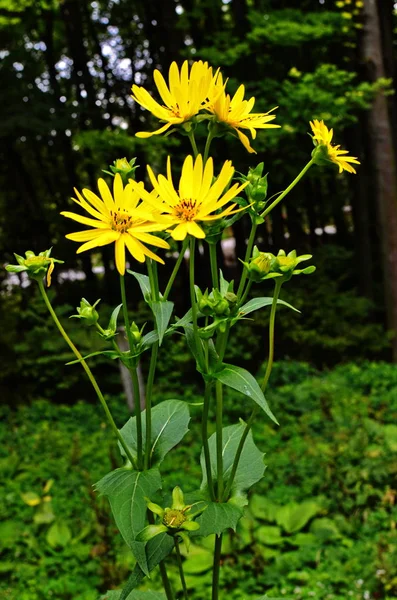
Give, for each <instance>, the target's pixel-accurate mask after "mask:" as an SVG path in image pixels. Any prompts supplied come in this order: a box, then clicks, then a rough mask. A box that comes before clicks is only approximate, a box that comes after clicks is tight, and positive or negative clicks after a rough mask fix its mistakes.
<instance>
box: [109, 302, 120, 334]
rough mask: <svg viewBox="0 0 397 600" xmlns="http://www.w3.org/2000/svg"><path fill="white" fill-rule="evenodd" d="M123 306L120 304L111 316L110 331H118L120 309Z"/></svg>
mask: <svg viewBox="0 0 397 600" xmlns="http://www.w3.org/2000/svg"><path fill="white" fill-rule="evenodd" d="M122 306H123V305H122V304H119V305H118V306H116V308H115V309H114V311H113V312H112V314H111V315H110V320H109V325H108V329H110V330H111V331H116V329H117V319H118V316H119V312H120V309H121V307H122Z"/></svg>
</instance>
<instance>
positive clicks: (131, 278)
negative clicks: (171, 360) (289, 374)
mask: <svg viewBox="0 0 397 600" xmlns="http://www.w3.org/2000/svg"><path fill="white" fill-rule="evenodd" d="M153 76H154V83H155V86H156V88H157V92H158V93H157V92H156V95H155V97H153V96H152V95H151V94H150V93H149V91H148V90H146V89H145V88H144V87H142V86H138V85H133V88H132V97H133V99H134V101H135V102H136V103H138V104H139V105H141V107H143V108H144V109H146V110H148V111H150V112H151V113H152V114H153V116H154V117H155V119H157V120H158V121H159V127H158V128H157V129H155V130H154V131H152V130H151V131H142V132H138V133H137V135H138V136H139V137H142V138H147V139H149V138H150V137H152V136H155V135H163V134H164V135H166V134H169V133H171V132H172V133H173V134H175V135H182V136H183V142H184V143H187V139H188V140H189V141H190V144H191V152H190V153H186V156H185V157H184V158H183V160H182V161H180V164H181V165H182V166H181V168H180V169H177V168H175V165H176V164H177V161H176V160H171V157H168V159H167V161H166V162H165V161H164V163H161V162H157V163H156V165H147V173H148V178H147V179H146V181H137V180H136V168H137V166H136V159H135V158H132V159H131V160H127V159H126V158H121V159H116V160H115V162H114V163H113V165H111V166H110V170H109V171H105V175H109V177H108V178H107V180H105V179H104V178H102V177H99V179H98V182H97V185H96V186H95V189H94V190H92V189H88V188H84V189H82V190H81V191H79V190H77V189H75V190H74V195H73V197H72V199H71V200H72V202H73V203H74V205H73V206H74V209H75V212H72V211H70V210H69V208H70V207H69V206H67V203H66V201H65V206H64V208H65V210H63V211H62V215H63V216H64V217H66V218H67V219H69V220H70V221H71V222H73V223H75V227H74V229H75V230H74V231H72V232H71V233H68V234H67V236H66V237H67V238H68V239H69V240H71V242H73V243H77V244H78V246H77V253H78V254H80V253H83V252H91V251H95V252H97V253H98V251H100V250H101V248H102V247H104V246H107V245H110V246H111V247H112V248H113V251H114V271H115V273H116V274H118V275H119V284H120V301H119V303H118V305H117V306H115V307H114V308H113V309H112V312H111V315H110V318H109V320H106V322H103V319H102V317H101V314H100V313H99V310H98V302H99V301H96V302H94V304H91V303H90V302H89V301H88V300H86V299H84V298H83V299H82V300H81V303H80V306H79V307H78V308H77V314H75V315H72V316H73V317H75V318H76V319H77V321H76V323H80V324H81V325H82V326H83V325H84V324H88V325H90V326H92V327H93V328H95V330H96V332H97V334H98V335H99V336H100V337H101V342H103V344H105V348H104V349H101V350H96V351H93V352H91V353H90V354H88V355H87V356H82V354H81V352H80V351H79V349H78V348H77V346H76V345H75V343H74V342H73V341H72V339H71V337H70V335H69V333H68V332H67V331H66V329H65V327H64V326H63V324H62V323H61V322H60V320H59V319H58V317H57V314H56V311H55V310H54V307H53V306H52V304H51V301H50V298H49V297H48V294H47V291H46V289H45V286H44V283H43V280H44V278H45V277H46V279H47V284H48V285H49V283H50V278H51V273H52V271H53V269H54V265H55V263H62V261H60V260H57V259H54V258H52V257H51V252H50V250H46V251H45V252H40V253H39V254H38V255H36V254H35V253H34V252H32V251H28V252H26V256H25V257H22V256H20V255H15V256H16V260H17V263H18V264H16V265H8V266H7V270H8V271H10V272H13V273H21V272H26V273H27V275H28V276H29V277H30V278H31V279H32V280H34V281H36V282H37V285H38V287H39V291H40V294H41V296H42V298H43V301H44V303H45V305H46V307H47V309H48V312H49V314H50V316H51V317H52V319H53V322H54V325H55V326H56V328H57V329H58V331H59V332H60V334H61V335H62V337H63V339H64V340H65V342H66V344H67V345H68V346H69V348H70V350H71V352H72V353H73V355H74V360H73V361H71V362H69V363H68V364H69V365H70V366H68V367H67V368H68V369H72V368H82V369H83V371H84V373H85V376H86V377H88V380H89V381H90V383H91V384H92V386H93V389H94V391H95V393H96V395H97V397H98V400H99V402H100V404H101V406H102V408H103V410H104V414H105V416H106V419H107V421H108V423H109V426H110V431H111V432H112V434H113V435H114V439H115V441H116V442H117V445H118V448H119V451H120V466H119V467H118V468H116V469H114V470H112V471H111V472H110V473H108V474H106V475H104V477H102V479H101V480H100V481H99V482H97V483H96V484H95V489H96V491H97V492H98V493H99V494H102V495H103V496H105V497H106V498H107V499H108V501H109V504H110V508H111V511H112V513H113V517H114V520H115V523H116V525H117V527H118V529H119V531H120V534H121V535H122V537H123V539H124V541H125V543H126V544H127V546H128V548H129V551H130V552H131V553H132V554H133V555H134V561H135V563H134V564H135V566H134V568H133V569H132V571H131V574H130V576H129V579H128V581H127V582H126V583H125V584H124V585H123V586H122V590H120V591H119V592H115V593H116V594H118V596H117V597H118V600H127V599H130V598H132V595H131V594H132V593H133V590H135V589H136V588H137V587H139V586H140V585H141V583H142V581H143V580H144V578H145V577H150V574H151V572H152V571H153V570H154V569H155V568H157V567H159V570H160V574H161V579H162V583H163V586H164V593H165V596H166V598H167V600H173V598H174V591H173V589H172V587H173V586H172V584H171V582H170V579H169V576H168V570H169V568H171V569H172V568H173V565H172V563H173V561H176V564H177V567H178V578H179V579H180V585H179V584H178V585H179V589H181V591H182V595H183V597H184V599H185V600H187V598H188V593H189V590H188V584H187V582H186V579H185V577H184V558H183V556H182V554H181V552H180V548H179V544H180V542H181V541H183V542H184V543H185V544H186V545H187V546H188V545H189V543H191V542H192V541H194V543H197V540H200V538H201V537H206V536H211V535H212V536H214V560H213V576H212V584H211V590H208V593H206V597H207V596H208V597H210V596H211V598H212V600H218V598H219V593H220V589H219V586H220V581H222V579H221V578H220V569H221V556H222V536H223V534H224V533H225V532H227V531H228V530H231V529H232V530H235V529H236V527H237V524H238V522H239V520H240V519H241V517H242V516H243V514H244V509H245V505H246V503H247V493H248V492H249V490H250V489H251V488H252V487H253V486H254V485H255V484H256V483H257V482H258V481H260V480H261V479H262V478H263V476H264V473H265V464H264V452H263V450H264V449H259V448H258V447H257V446H256V444H255V440H254V436H253V432H252V425H253V423H254V422H258V421H260V420H261V419H267V423H268V425H269V426H271V427H278V426H279V418H280V417H279V415H277V416H276V415H275V414H274V412H273V410H272V408H271V406H270V405H269V402H268V400H267V398H266V395H265V394H266V393H267V389H268V386H269V381H271V379H270V377H271V372H272V366H273V359H274V340H275V323H276V315H277V314H278V309H279V308H282V310H285V309H292V310H296V309H294V307H292V306H291V305H289V304H288V303H286V302H285V301H284V300H282V299H281V298H280V293H281V288H282V286H283V285H293V280H294V277H293V276H294V275H308V274H311V273H313V271H314V270H315V267H314V266H304V265H302V263H304V262H306V261H308V260H309V259H311V255H309V254H302V255H298V254H297V252H296V251H295V250H291V251H289V252H288V253H287V252H285V251H284V250H280V251H279V252H278V254H277V255H275V254H273V253H271V252H269V251H267V249H266V248H264V250H263V251H262V250H259V249H258V247H257V246H255V241H256V239H257V238H258V239H259V238H260V237H261V236H260V235H258V233H259V234H260V232H261V228H265V227H266V224H265V221H266V217H267V215H268V214H269V213H271V211H272V210H273V209H274V207H275V206H277V205H278V204H279V203H280V202H281V201H283V200H285V198H286V196H287V195H288V194H289V192H290V191H291V190H292V189H293V188H294V187H295V186H296V185H297V184H298V183H299V181H300V179H301V178H302V177H303V176H304V175H305V173H306V172H307V171H308V170H309V169H310V168H311V167H312V166H313V165H324V164H325V165H337V166H338V167H339V171H347V172H349V173H354V168H353V167H352V164H354V165H356V164H358V161H357V159H356V158H354V157H349V156H347V151H345V150H340V147H339V146H333V145H332V136H333V131H332V129H328V127H327V126H326V125H325V124H324V123H323V121H317V120H314V121H313V122H312V123H311V129H312V134H313V135H312V137H313V143H314V145H315V148H314V150H313V153H312V155H311V156H310V149H309V148H308V162H307V164H306V165H305V166H304V167H303V169H302V170H301V171H300V172H299V173H298V174H297V175H296V177H295V179H294V180H293V181H292V182H291V183H290V184H289V185H288V186H287V187H286V188H285V189H284V190H283V191H282V192H279V193H276V194H274V195H273V196H271V197H270V198H268V185H270V184H271V175H269V176H268V174H267V171H269V172H270V173H271V165H268V166H269V169H268V168H267V167H268V166H267V167H266V170H265V167H264V164H263V163H260V164H258V165H257V166H252V167H250V169H249V171H248V173H247V175H241V173H240V174H238V173H237V177H236V171H235V166H234V165H233V163H232V161H231V160H229V159H227V160H225V161H223V162H221V163H219V164H217V163H216V161H214V160H213V158H212V157H211V156H210V153H211V147H212V144H213V143H215V140H217V139H218V138H222V137H225V136H227V137H230V136H232V137H234V138H235V139H236V140H238V142H239V143H241V144H242V145H243V147H244V148H245V149H246V150H247V152H248V153H250V154H252V153H254V152H255V149H254V148H253V147H252V146H251V140H255V139H256V136H257V134H258V133H259V132H260V131H261V130H262V129H265V130H268V129H272V128H275V127H277V124H275V123H274V122H273V121H274V120H275V118H276V116H275V114H274V112H273V110H268V111H267V112H263V113H255V112H253V110H254V104H255V98H253V97H247V96H246V91H245V88H244V85H242V84H241V85H240V86H239V87H238V89H237V91H236V92H235V93H234V94H233V95H231V94H230V92H229V82H228V80H227V79H226V78H225V77H224V75H223V74H222V73H221V72H220V70H219V69H215V68H213V67H211V66H210V65H209V64H208V63H207V62H203V61H195V62H193V63H192V64H189V62H188V61H185V62H184V63H183V64H182V65H181V66H178V65H177V64H176V63H172V65H171V66H170V69H169V72H168V74H165V76H164V75H163V74H162V73H161V72H160V71H158V70H157V69H156V70H155V71H154V74H153ZM270 108H272V107H270ZM199 129H201V131H203V130H205V129H206V131H207V138H206V141H205V144H203V145H202V147H201V148H198V146H197V142H196V137H195V133H196V132H197V131H198V130H199ZM247 134H249V135H250V138H251V139H250V138H249V137H248V135H247ZM198 139H202V138H201V137H200V138H198ZM148 143H150V142H148ZM252 143H253V142H252ZM277 168H279V167H277ZM99 172H100V166H98V173H99ZM71 206H72V205H71ZM237 219H245V220H246V221H247V220H248V224H249V226H250V233H249V237H248V242H247V246H246V250H245V253H244V256H240V257H238V258H239V260H240V263H237V264H238V265H240V264H241V263H242V271H241V273H240V276H239V278H237V279H235V281H234V282H233V281H227V280H226V279H225V278H224V276H223V273H222V271H220V270H219V267H218V250H219V246H220V244H221V240H222V238H223V237H224V236H225V235H226V231H225V230H226V228H228V233H229V234H230V233H231V230H230V228H231V227H232V226H233V224H234V223H235V221H236V220H237ZM263 230H264V229H263ZM263 237H266V236H262V238H263ZM171 238H172V239H171ZM170 241H172V243H173V245H174V247H175V246H179V248H178V250H179V252H178V253H177V258H176V260H174V261H173V264H172V267H171V268H170V269H169V273H170V276H169V279H168V281H167V283H166V284H165V285H164V286H163V285H160V284H159V281H161V279H159V276H158V275H159V272H158V270H159V269H162V268H163V267H162V266H163V265H164V263H165V262H166V261H170V260H171V258H170V256H169V254H167V251H168V250H170V243H169V242H170ZM201 244H208V246H207V247H206V250H207V252H208V254H207V253H205V255H207V256H208V258H209V265H208V273H211V277H210V278H209V280H208V283H207V284H204V286H203V289H204V291H202V290H201V289H200V288H199V287H198V286H197V279H198V277H197V267H196V260H195V258H196V254H197V250H198V246H199V245H201ZM199 249H201V248H200V247H199ZM184 261H186V262H188V269H189V284H188V285H187V286H186V290H185V291H184V294H183V296H184V298H183V299H184V300H185V305H186V306H185V309H186V311H185V314H184V315H182V316H179V317H177V316H176V312H175V306H174V301H173V300H174V299H175V288H174V282H175V280H176V278H177V277H178V275H179V272H180V268H181V265H182V264H183V262H184ZM128 263H129V264H128ZM137 267H138V268H137ZM201 268H203V267H202V265H200V269H201ZM136 282H137V283H138V285H139V288H140V291H141V295H142V300H143V302H144V303H146V305H147V307H146V310H145V315H146V314H147V312H148V311H149V312H150V315H151V317H150V319H149V320H147V318H145V319H141V318H140V315H139V314H138V315H136V317H135V319H136V320H135V321H131V318H130V317H131V315H130V310H129V309H130V293H131V285H132V284H135V283H136ZM106 283H107V282H105V285H104V286H103V289H106ZM254 284H257V289H258V288H261V289H264V288H267V289H269V292H267V295H265V296H261V297H258V296H255V297H253V298H250V297H249V295H250V291H251V287H252V286H253V285H254ZM179 300H181V299H179ZM180 304H182V303H181V302H179V304H178V306H180ZM135 305H136V303H135ZM258 310H268V311H270V314H269V328H268V345H266V344H263V347H266V348H267V352H266V353H265V352H264V356H263V360H264V362H266V372H265V376H264V378H263V380H262V381H258V380H257V378H256V377H255V374H253V373H250V372H249V371H248V370H247V369H246V368H243V367H241V366H240V365H238V364H232V363H230V362H229V361H228V353H229V350H230V340H229V335H230V330H231V328H232V327H233V326H235V327H238V326H239V321H240V320H241V319H247V318H248V319H252V318H255V312H256V311H258ZM101 312H102V311H101ZM178 314H179V311H178ZM281 318H282V312H281ZM142 320H144V321H145V322H146V321H147V322H146V323H142V322H141V321H142ZM175 335H178V336H181V335H183V336H184V338H185V341H186V345H187V347H188V349H189V351H190V353H191V355H192V359H193V360H194V362H195V364H196V368H197V371H198V373H199V376H200V381H201V391H202V401H201V402H200V403H199V409H198V407H197V406H196V408H195V411H194V418H195V419H199V421H200V436H201V444H202V449H201V453H200V456H191V457H190V460H191V461H196V462H197V463H198V462H199V463H200V466H201V481H197V482H196V485H195V486H192V489H188V490H184V493H182V490H181V489H180V488H179V487H176V488H174V490H173V492H172V500H171V501H170V500H167V499H166V500H164V499H163V496H162V494H167V490H169V489H170V487H171V486H170V485H169V483H168V481H167V477H165V476H163V474H162V463H163V460H164V458H165V457H166V456H167V455H168V454H169V453H171V452H173V451H174V448H175V447H176V446H177V445H178V444H184V441H185V440H184V438H185V435H186V433H187V432H188V429H189V422H190V405H189V403H188V402H187V401H186V398H185V397H184V396H183V395H181V394H179V395H176V394H170V396H171V397H165V398H164V397H161V398H160V397H159V394H158V393H157V394H155V392H156V371H157V364H158V358H159V356H160V357H161V355H162V353H163V352H164V348H163V342H164V339H165V338H170V337H172V336H175ZM257 335H262V333H261V332H260V331H258V333H257ZM122 342H123V343H122ZM125 345H126V346H127V349H125ZM144 352H148V353H150V358H149V360H148V364H149V366H148V369H147V370H146V369H144V371H145V372H147V377H146V385H145V389H146V394H145V398H143V394H142V392H143V389H142V386H141V384H140V381H139V379H138V369H139V368H140V362H141V359H142V355H143V353H144ZM165 352H166V350H165ZM98 355H100V356H101V359H102V360H103V359H109V360H113V361H119V362H121V363H122V364H123V365H124V366H125V367H126V368H127V369H128V373H129V377H130V382H131V387H132V389H133V392H134V414H133V416H128V415H126V422H125V423H124V425H123V426H122V427H120V426H119V425H118V424H116V422H115V420H114V418H113V415H112V411H111V407H110V404H109V402H108V399H107V397H106V395H105V394H104V393H103V391H102V389H101V387H100V382H99V381H98V380H97V378H96V377H95V375H94V373H93V371H92V370H91V364H92V363H95V360H96V357H97V356H98ZM178 369H179V366H178V365H175V372H176V373H177V372H178ZM66 373H67V371H66ZM99 376H100V373H99ZM184 383H185V382H184ZM225 387H228V388H231V389H233V390H234V391H235V392H237V393H238V395H239V397H240V398H241V403H240V405H239V406H240V407H241V414H240V419H239V420H238V422H236V423H234V424H230V425H227V426H225V425H224V421H225V418H224V414H223V413H224V404H223V391H224V388H225ZM174 396H176V397H174ZM198 412H201V414H200V415H198V414H197V413H198ZM280 423H282V420H281V419H280ZM209 425H210V426H209ZM209 430H211V432H212V435H209ZM166 559H167V561H166V562H165V560H166ZM171 579H173V581H174V582H175V578H171ZM225 593H227V592H225ZM225 593H223V597H225Z"/></svg>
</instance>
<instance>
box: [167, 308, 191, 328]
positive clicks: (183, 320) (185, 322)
mask: <svg viewBox="0 0 397 600" xmlns="http://www.w3.org/2000/svg"><path fill="white" fill-rule="evenodd" d="M192 319H193V313H192V309H191V308H189V310H188V311H187V313H186V314H185V315H184V316H183V317H182V318H181V319H178V320H177V321H176V322H175V323H173V325H171V327H185V326H186V325H190V323H191V322H192Z"/></svg>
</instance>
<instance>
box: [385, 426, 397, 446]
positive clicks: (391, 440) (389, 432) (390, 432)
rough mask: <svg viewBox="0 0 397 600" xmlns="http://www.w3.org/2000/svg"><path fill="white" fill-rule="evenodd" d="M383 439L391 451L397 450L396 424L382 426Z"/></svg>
mask: <svg viewBox="0 0 397 600" xmlns="http://www.w3.org/2000/svg"><path fill="white" fill-rule="evenodd" d="M383 431H384V436H385V441H386V444H387V445H388V447H389V448H390V450H391V451H392V452H397V425H395V424H394V423H389V424H388V425H385V426H384V427H383Z"/></svg>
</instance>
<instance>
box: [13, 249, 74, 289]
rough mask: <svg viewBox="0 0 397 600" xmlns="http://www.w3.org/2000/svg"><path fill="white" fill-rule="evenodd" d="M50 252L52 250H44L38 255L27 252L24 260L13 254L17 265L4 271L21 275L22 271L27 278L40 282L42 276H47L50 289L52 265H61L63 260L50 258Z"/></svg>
mask: <svg viewBox="0 0 397 600" xmlns="http://www.w3.org/2000/svg"><path fill="white" fill-rule="evenodd" d="M51 250H52V248H50V249H49V250H44V252H40V253H39V254H38V255H36V254H35V253H34V252H32V251H31V250H27V252H25V258H24V257H23V256H19V254H14V256H15V258H16V259H17V263H18V264H17V265H7V266H6V270H7V271H8V272H9V273H22V271H26V272H27V274H28V275H29V277H30V278H31V279H35V280H36V281H41V280H42V279H43V277H44V275H45V274H47V286H48V287H50V285H51V274H52V272H53V270H54V263H60V264H63V260H58V259H56V258H52V256H51Z"/></svg>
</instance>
